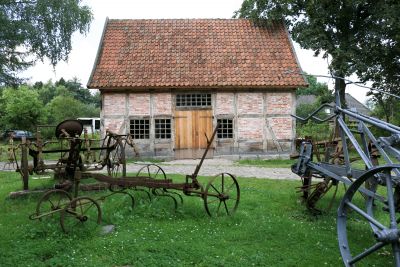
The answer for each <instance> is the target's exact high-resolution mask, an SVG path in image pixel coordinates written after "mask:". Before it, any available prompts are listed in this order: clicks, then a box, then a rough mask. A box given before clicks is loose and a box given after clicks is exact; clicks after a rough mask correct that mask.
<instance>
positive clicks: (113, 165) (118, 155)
mask: <svg viewBox="0 0 400 267" xmlns="http://www.w3.org/2000/svg"><path fill="white" fill-rule="evenodd" d="M114 145H115V149H114V150H112V151H111V152H110V154H109V156H108V159H107V172H108V175H110V176H112V177H125V176H126V159H125V146H124V145H123V143H122V140H121V139H119V138H118V139H116V140H115V143H114Z"/></svg>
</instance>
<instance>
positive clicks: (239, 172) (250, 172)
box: [0, 159, 299, 180]
mask: <svg viewBox="0 0 400 267" xmlns="http://www.w3.org/2000/svg"><path fill="white" fill-rule="evenodd" d="M199 162H200V160H173V161H168V162H162V163H157V165H159V166H161V168H162V169H163V170H164V172H165V173H167V174H184V175H185V174H192V173H193V172H194V170H195V169H196V165H197V164H199ZM144 164H145V162H140V163H129V164H127V172H133V173H136V172H138V171H139V169H140V168H142V167H143V166H144ZM0 170H4V171H13V169H11V168H10V166H5V168H4V162H0ZM222 172H229V173H231V174H234V175H236V176H238V177H254V178H267V179H268V178H269V179H290V180H297V179H299V177H298V176H297V175H295V174H294V173H292V172H291V170H290V168H266V167H257V166H246V165H238V164H235V162H234V161H232V160H228V159H206V160H204V162H203V165H202V167H201V169H200V173H199V175H204V176H213V175H216V174H219V173H222Z"/></svg>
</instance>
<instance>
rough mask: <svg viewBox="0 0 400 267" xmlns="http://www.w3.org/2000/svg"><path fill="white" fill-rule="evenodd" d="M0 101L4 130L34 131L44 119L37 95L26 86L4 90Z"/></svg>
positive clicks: (43, 112) (41, 105)
mask: <svg viewBox="0 0 400 267" xmlns="http://www.w3.org/2000/svg"><path fill="white" fill-rule="evenodd" d="M0 101H1V104H0V107H1V113H2V114H1V121H0V123H1V124H2V125H3V128H4V129H24V130H34V129H35V126H36V125H37V124H39V123H40V122H43V121H44V120H45V118H46V115H45V111H44V108H43V103H42V102H41V101H40V100H39V98H38V93H37V92H36V91H34V90H30V88H29V87H27V86H20V87H19V88H18V89H14V88H6V89H4V90H3V93H2V97H1V100H0Z"/></svg>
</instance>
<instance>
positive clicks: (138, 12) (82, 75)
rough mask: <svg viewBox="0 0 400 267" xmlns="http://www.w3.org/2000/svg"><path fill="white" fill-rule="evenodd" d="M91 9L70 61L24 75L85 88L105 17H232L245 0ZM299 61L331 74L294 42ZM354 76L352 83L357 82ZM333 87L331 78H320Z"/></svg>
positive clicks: (163, 0)
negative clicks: (76, 81) (89, 21)
mask: <svg viewBox="0 0 400 267" xmlns="http://www.w3.org/2000/svg"><path fill="white" fill-rule="evenodd" d="M82 2H83V3H84V4H87V5H88V6H90V7H91V9H92V13H93V16H94V20H93V22H92V24H91V26H90V31H89V33H88V34H87V35H86V36H84V35H81V34H79V33H74V35H73V36H72V52H71V53H70V55H69V59H68V61H67V62H60V63H58V64H57V66H56V67H55V68H53V66H51V65H50V63H49V61H48V60H44V62H42V61H39V62H37V64H36V65H35V66H34V67H31V68H29V69H28V70H26V71H24V72H23V73H22V76H23V77H25V78H28V79H30V80H29V81H30V82H31V83H34V82H36V81H43V82H46V81H48V80H50V79H51V80H53V81H56V80H58V79H60V78H61V77H63V78H64V79H72V78H74V77H77V78H78V79H79V80H80V82H81V83H82V84H83V85H84V86H86V84H87V82H88V79H89V76H90V73H91V71H92V68H93V63H94V60H95V57H96V53H97V49H98V46H99V42H100V38H101V34H102V32H103V27H104V22H105V20H106V17H109V18H110V19H187V18H232V16H233V14H234V12H235V11H236V10H238V9H239V8H240V6H241V3H242V2H243V0H83V1H82ZM294 47H295V51H296V54H297V58H298V61H299V63H300V65H301V68H302V69H303V71H306V72H307V73H310V74H313V75H329V72H328V63H327V61H326V59H322V58H321V57H314V56H313V55H314V53H313V51H310V50H304V49H301V48H300V46H299V45H298V44H296V43H294ZM355 79H356V78H355V77H351V80H354V81H355ZM318 81H320V82H326V83H327V84H328V86H329V88H333V80H332V79H324V78H318ZM346 91H347V92H348V93H350V94H351V95H353V96H354V97H356V98H357V99H358V100H359V101H360V102H362V103H364V102H365V101H366V96H365V94H366V93H367V91H368V90H367V89H363V88H360V87H356V86H348V87H347V88H346Z"/></svg>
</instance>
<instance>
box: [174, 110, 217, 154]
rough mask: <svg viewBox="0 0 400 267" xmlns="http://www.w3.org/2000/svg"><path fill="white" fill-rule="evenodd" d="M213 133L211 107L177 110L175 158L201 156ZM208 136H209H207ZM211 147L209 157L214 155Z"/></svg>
mask: <svg viewBox="0 0 400 267" xmlns="http://www.w3.org/2000/svg"><path fill="white" fill-rule="evenodd" d="M212 133H213V116H212V110H211V109H196V110H177V111H175V158H176V159H185V158H192V159H197V158H201V156H202V155H203V153H204V150H205V148H206V147H207V137H208V138H211V135H212ZM206 136H207V137H206ZM213 153H214V150H213V149H210V150H209V152H208V153H207V157H208V158H210V157H213Z"/></svg>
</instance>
